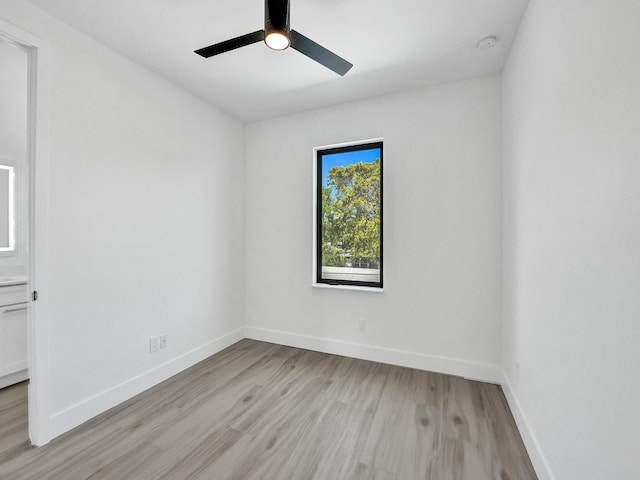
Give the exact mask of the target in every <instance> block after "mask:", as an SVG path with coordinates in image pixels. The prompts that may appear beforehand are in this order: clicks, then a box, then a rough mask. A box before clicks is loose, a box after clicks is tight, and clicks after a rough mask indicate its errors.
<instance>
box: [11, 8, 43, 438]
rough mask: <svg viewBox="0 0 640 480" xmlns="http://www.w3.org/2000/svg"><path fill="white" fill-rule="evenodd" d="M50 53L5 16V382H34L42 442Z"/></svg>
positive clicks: (30, 407)
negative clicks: (6, 19) (43, 299)
mask: <svg viewBox="0 0 640 480" xmlns="http://www.w3.org/2000/svg"><path fill="white" fill-rule="evenodd" d="M48 59H49V54H48V46H47V44H46V42H44V41H43V40H42V39H41V38H38V37H36V36H35V35H32V34H31V33H29V32H27V31H25V30H22V29H20V28H19V27H17V26H15V25H13V24H10V23H8V22H5V21H4V20H1V19H0V61H1V63H2V65H3V68H2V71H1V72H0V111H2V116H0V174H2V175H0V351H1V352H2V354H0V387H3V386H4V387H7V386H9V385H12V384H20V382H27V381H28V389H27V390H28V395H27V396H28V400H27V405H26V410H27V411H28V439H29V442H30V443H32V444H34V445H44V444H45V443H47V442H49V440H50V434H49V428H48V425H49V416H50V415H49V410H48V403H47V398H48V395H47V394H48V391H49V389H48V366H49V365H48V351H49V350H48V345H49V340H48V339H49V337H48V335H47V332H48V317H47V314H46V313H47V309H46V295H43V293H46V277H47V275H46V271H47V262H46V243H47V242H46V225H47V222H46V219H47V201H46V199H47V194H48V184H47V178H48V161H47V155H46V153H47V150H48V111H47V108H46V106H47V105H48V96H47V90H48V88H47V86H48V84H49V81H48V68H47V65H48ZM38 294H40V295H38ZM43 297H45V301H44V302H43V301H42V298H43ZM36 300H37V301H36ZM36 318H37V321H36ZM2 342H5V343H7V345H4V344H2ZM15 391H16V389H14V392H15ZM22 391H24V388H23V390H22ZM14 394H15V393H14Z"/></svg>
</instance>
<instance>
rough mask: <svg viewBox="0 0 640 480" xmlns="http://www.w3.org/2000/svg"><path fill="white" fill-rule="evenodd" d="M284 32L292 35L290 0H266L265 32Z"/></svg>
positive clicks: (267, 33) (266, 33)
mask: <svg viewBox="0 0 640 480" xmlns="http://www.w3.org/2000/svg"><path fill="white" fill-rule="evenodd" d="M272 32H278V33H283V34H285V35H286V36H287V37H289V36H290V32H291V26H290V23H289V0H265V2H264V33H265V35H269V34H270V33H272Z"/></svg>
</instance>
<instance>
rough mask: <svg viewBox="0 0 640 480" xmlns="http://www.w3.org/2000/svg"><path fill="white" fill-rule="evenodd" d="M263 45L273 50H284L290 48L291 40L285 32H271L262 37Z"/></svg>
mask: <svg viewBox="0 0 640 480" xmlns="http://www.w3.org/2000/svg"><path fill="white" fill-rule="evenodd" d="M264 43H266V44H267V47H269V48H271V49H273V50H286V49H287V48H289V46H291V38H290V37H289V35H287V32H286V30H272V31H270V32H268V33H267V34H266V35H265V36H264Z"/></svg>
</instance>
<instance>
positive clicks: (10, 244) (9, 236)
mask: <svg viewBox="0 0 640 480" xmlns="http://www.w3.org/2000/svg"><path fill="white" fill-rule="evenodd" d="M14 191H15V172H14V171H13V167H11V166H9V165H0V252H13V251H14V250H15V248H16V228H15V226H16V225H15V195H14Z"/></svg>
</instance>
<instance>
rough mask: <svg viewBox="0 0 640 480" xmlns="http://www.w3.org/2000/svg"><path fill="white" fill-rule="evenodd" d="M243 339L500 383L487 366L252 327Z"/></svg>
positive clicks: (499, 377) (499, 375)
mask: <svg viewBox="0 0 640 480" xmlns="http://www.w3.org/2000/svg"><path fill="white" fill-rule="evenodd" d="M245 336H246V337H247V338H251V339H253V340H261V341H264V342H270V343H277V344H279V345H287V346H290V347H297V348H304V349H306V350H314V351H317V352H323V353H332V354H335V355H343V356H345V357H354V358H360V359H362V360H371V361H374V362H380V363H389V364H392V365H399V366H401V367H410V368H417V369H419V370H429V371H431V372H439V373H446V374H449V375H456V376H459V377H465V378H469V379H472V380H480V381H482V382H488V383H496V384H500V383H501V381H502V370H501V369H500V367H499V366H498V365H492V364H489V363H480V362H472V361H469V360H460V359H457V358H448V357H438V356H435V355H425V354H424V353H417V352H408V351H404V350H395V349H391V348H385V347H379V346H371V345H363V344H359V343H351V342H345V341H342V340H335V339H329V338H321V337H312V336H309V335H300V334H297V333H290V332H282V331H277V330H268V329H264V328H255V327H246V328H245Z"/></svg>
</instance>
